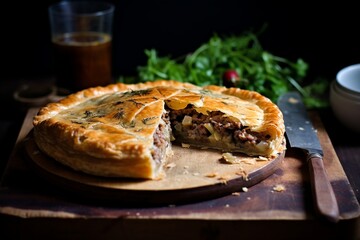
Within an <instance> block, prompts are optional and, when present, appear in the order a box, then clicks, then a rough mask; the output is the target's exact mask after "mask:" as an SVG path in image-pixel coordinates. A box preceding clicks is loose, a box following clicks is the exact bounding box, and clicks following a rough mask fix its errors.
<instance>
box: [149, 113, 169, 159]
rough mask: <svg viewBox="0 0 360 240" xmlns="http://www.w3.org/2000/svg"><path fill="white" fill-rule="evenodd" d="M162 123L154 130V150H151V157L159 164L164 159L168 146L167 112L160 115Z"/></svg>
mask: <svg viewBox="0 0 360 240" xmlns="http://www.w3.org/2000/svg"><path fill="white" fill-rule="evenodd" d="M162 120H163V123H160V124H159V126H158V128H157V129H156V130H155V133H154V135H153V137H154V148H153V149H152V153H151V154H152V157H153V159H154V160H156V161H158V162H161V159H164V155H165V153H166V148H167V147H168V146H169V144H170V142H169V141H170V134H171V128H170V126H169V124H170V119H169V112H168V111H166V112H164V113H163V115H162Z"/></svg>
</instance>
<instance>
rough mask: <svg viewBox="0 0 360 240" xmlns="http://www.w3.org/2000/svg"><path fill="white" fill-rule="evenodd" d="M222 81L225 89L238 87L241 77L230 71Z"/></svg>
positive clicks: (226, 72)
mask: <svg viewBox="0 0 360 240" xmlns="http://www.w3.org/2000/svg"><path fill="white" fill-rule="evenodd" d="M222 80H223V84H224V86H225V87H236V85H237V83H238V82H239V81H240V76H239V74H238V73H237V72H236V71H235V70H233V69H229V70H226V71H225V72H224V73H223V75H222Z"/></svg>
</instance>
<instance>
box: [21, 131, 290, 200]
mask: <svg viewBox="0 0 360 240" xmlns="http://www.w3.org/2000/svg"><path fill="white" fill-rule="evenodd" d="M24 143H25V144H24V145H25V151H26V154H27V157H28V158H27V159H28V160H30V163H31V165H32V166H33V167H34V169H35V170H37V172H38V173H40V174H41V175H42V176H43V177H45V179H47V180H50V181H51V182H53V183H54V184H56V185H58V186H60V187H62V188H63V189H66V190H67V191H72V193H75V194H77V195H80V196H81V197H86V198H87V199H96V200H103V201H105V202H108V201H113V202H114V201H116V202H129V203H132V204H134V203H136V202H137V201H139V203H141V204H143V203H144V199H147V200H146V203H147V204H164V203H173V204H178V203H183V202H195V201H199V200H202V199H211V198H215V197H219V196H223V195H227V194H230V193H232V192H239V191H242V190H243V189H245V190H246V187H250V186H253V185H255V184H257V183H259V182H260V181H262V180H264V179H265V178H267V177H268V176H270V175H271V174H272V173H273V172H274V171H275V170H276V169H277V168H279V164H280V163H281V161H282V160H283V159H284V155H285V153H282V154H281V155H279V156H278V157H277V158H275V159H266V158H258V157H249V156H246V155H244V154H236V155H235V154H234V155H233V156H234V157H235V159H234V161H233V162H232V163H228V162H225V161H224V160H223V159H222V153H221V152H219V151H212V150H209V149H196V148H184V147H181V146H173V152H174V154H173V156H172V157H171V158H170V159H168V161H167V163H166V165H165V167H164V169H165V177H164V178H163V179H160V180H139V179H126V178H105V177H97V176H92V175H89V174H85V173H82V172H79V171H75V170H73V169H71V168H69V167H67V166H65V165H62V164H61V163H58V162H56V161H55V160H54V159H52V158H50V157H48V156H47V155H45V154H43V153H42V152H41V151H40V150H39V149H38V147H37V145H36V143H35V141H34V139H33V135H32V132H30V134H29V136H28V137H27V138H26V139H25V141H24Z"/></svg>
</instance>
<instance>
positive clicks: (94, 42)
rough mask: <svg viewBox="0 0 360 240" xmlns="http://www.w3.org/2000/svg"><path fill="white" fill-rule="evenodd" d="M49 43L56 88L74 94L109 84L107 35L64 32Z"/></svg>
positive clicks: (109, 63) (109, 49)
mask: <svg viewBox="0 0 360 240" xmlns="http://www.w3.org/2000/svg"><path fill="white" fill-rule="evenodd" d="M52 42H53V45H54V60H55V61H54V62H55V74H56V84H57V86H59V87H62V88H66V89H68V90H70V91H72V92H74V91H78V90H82V89H85V88H89V87H96V86H105V85H108V84H110V83H112V69H111V36H110V35H108V34H103V33H94V32H85V33H83V32H82V33H67V34H64V35H60V36H58V37H55V38H53V40H52Z"/></svg>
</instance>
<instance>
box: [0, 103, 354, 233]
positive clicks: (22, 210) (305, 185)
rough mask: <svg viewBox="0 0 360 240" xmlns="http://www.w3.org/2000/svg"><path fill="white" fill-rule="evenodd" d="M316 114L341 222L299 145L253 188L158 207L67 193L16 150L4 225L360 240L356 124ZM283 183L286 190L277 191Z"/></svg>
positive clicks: (35, 229) (5, 192) (0, 197)
mask: <svg viewBox="0 0 360 240" xmlns="http://www.w3.org/2000/svg"><path fill="white" fill-rule="evenodd" d="M314 116H315V118H316V119H317V120H316V119H315V123H316V124H320V125H317V126H318V128H321V129H322V130H321V131H320V135H321V142H322V144H324V143H326V144H325V146H324V147H325V149H326V153H327V156H329V155H330V156H332V159H335V163H334V162H325V165H326V168H327V171H329V173H330V179H331V181H332V185H333V187H334V189H335V190H336V197H337V200H338V201H339V206H340V213H341V217H342V219H341V220H340V221H339V222H338V223H336V224H334V223H329V222H326V221H324V220H323V219H321V218H319V216H317V215H316V214H315V212H314V209H313V206H312V197H311V190H310V186H309V182H308V175H307V174H308V173H307V168H306V166H305V165H306V164H304V162H303V161H301V160H299V153H298V152H297V151H293V150H289V151H288V152H287V156H286V159H285V160H287V161H284V164H282V166H281V168H279V169H278V170H277V171H276V172H275V173H274V174H273V175H272V176H270V177H269V178H267V179H265V180H264V181H263V182H261V183H259V184H257V185H255V186H253V187H251V188H249V191H248V192H241V191H240V192H239V193H236V194H230V195H227V196H223V197H220V198H216V199H209V200H205V201H201V202H195V203H189V204H183V205H171V204H170V205H166V206H153V207H141V206H116V205H115V206H114V205H106V204H103V203H99V202H92V201H84V199H79V198H75V197H74V196H69V195H68V194H65V193H64V191H63V190H61V189H58V188H56V187H55V186H53V185H52V183H49V182H46V181H44V179H43V178H41V177H39V176H38V175H36V173H34V172H33V171H32V170H29V166H28V165H27V164H26V161H25V162H22V161H23V160H22V159H23V158H22V157H20V158H18V157H19V156H18V155H17V154H15V155H16V156H15V155H11V156H10V158H9V163H10V162H12V163H14V162H15V163H14V164H12V165H11V166H10V165H8V166H10V167H8V169H7V171H5V174H4V175H3V177H4V178H3V181H2V186H1V189H0V208H1V212H2V214H1V216H0V230H1V232H3V233H5V236H8V237H15V238H18V239H21V238H35V237H52V238H55V239H57V238H64V237H86V238H87V239H93V238H98V237H100V236H101V237H103V238H104V239H106V238H111V237H114V236H122V237H123V239H141V238H142V237H143V236H148V237H150V238H151V237H157V238H159V239H169V238H172V239H183V238H190V239H228V238H230V237H233V236H234V235H235V236H237V235H238V236H239V237H241V238H243V239H257V238H261V237H263V234H264V233H266V236H267V238H269V239H272V238H274V239H275V238H276V239H289V238H291V239H304V238H305V237H322V239H339V238H341V239H360V238H359V236H360V235H359V203H358V201H359V199H360V196H359V195H360V194H359V188H360V176H359V174H358V173H359V172H360V140H359V139H357V140H355V141H354V140H351V139H349V138H348V135H349V133H351V131H349V130H347V129H345V128H344V127H343V126H341V124H339V123H338V122H337V120H336V119H335V118H334V116H333V114H332V112H331V110H329V109H326V110H322V111H318V112H316V113H315V114H314ZM24 119H26V118H25V115H24ZM23 123H24V124H28V122H24V121H22V123H21V124H23ZM24 129H25V132H24V131H23V132H21V131H20V130H24ZM28 130H29V126H24V125H20V126H19V128H18V132H16V130H14V131H13V132H15V134H16V135H17V136H18V137H19V140H21V139H22V138H23V137H24V136H25V135H26V131H28ZM14 150H16V149H14ZM14 159H17V160H16V161H14ZM19 159H20V160H19ZM326 161H329V160H326ZM10 170H11V171H10ZM277 184H283V185H284V186H285V187H286V190H285V191H284V192H276V191H273V186H275V185H277ZM260 229H261V231H260ZM54 232H56V234H54ZM159 233H161V234H159Z"/></svg>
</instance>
